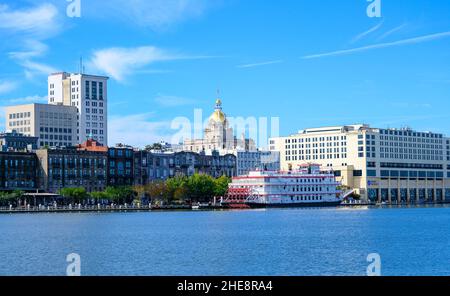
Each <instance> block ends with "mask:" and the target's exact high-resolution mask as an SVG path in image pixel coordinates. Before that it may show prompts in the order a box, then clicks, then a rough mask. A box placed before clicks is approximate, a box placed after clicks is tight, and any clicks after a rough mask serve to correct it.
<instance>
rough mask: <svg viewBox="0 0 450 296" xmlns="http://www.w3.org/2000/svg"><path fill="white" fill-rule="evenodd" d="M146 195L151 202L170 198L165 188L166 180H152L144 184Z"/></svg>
mask: <svg viewBox="0 0 450 296" xmlns="http://www.w3.org/2000/svg"><path fill="white" fill-rule="evenodd" d="M146 192H147V195H148V196H150V198H151V200H152V203H155V202H161V201H165V202H168V201H169V199H170V196H169V191H168V190H167V186H166V182H163V181H154V182H152V183H149V184H147V186H146Z"/></svg>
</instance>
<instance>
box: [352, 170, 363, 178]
mask: <svg viewBox="0 0 450 296" xmlns="http://www.w3.org/2000/svg"><path fill="white" fill-rule="evenodd" d="M362 175H363V173H362V170H354V171H353V177H362Z"/></svg>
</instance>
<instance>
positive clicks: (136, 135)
mask: <svg viewBox="0 0 450 296" xmlns="http://www.w3.org/2000/svg"><path fill="white" fill-rule="evenodd" d="M152 115H153V114H152V113H142V114H134V115H128V116H112V117H111V118H110V120H109V122H108V126H109V127H108V129H109V141H108V142H109V144H110V145H114V144H116V143H126V144H128V145H132V146H135V147H145V146H146V145H148V144H153V143H155V142H159V141H161V140H165V141H169V140H170V139H171V138H172V136H173V134H174V131H173V130H171V129H170V122H165V121H150V119H151V118H152Z"/></svg>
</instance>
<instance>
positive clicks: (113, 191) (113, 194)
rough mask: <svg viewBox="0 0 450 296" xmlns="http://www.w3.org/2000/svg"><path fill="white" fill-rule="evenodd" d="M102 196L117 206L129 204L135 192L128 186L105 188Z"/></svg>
mask: <svg viewBox="0 0 450 296" xmlns="http://www.w3.org/2000/svg"><path fill="white" fill-rule="evenodd" d="M104 194H105V196H106V199H108V200H111V201H113V202H114V203H118V204H122V203H130V202H131V201H133V199H134V196H135V192H134V191H133V189H132V188H131V187H129V186H120V187H106V189H105V191H104Z"/></svg>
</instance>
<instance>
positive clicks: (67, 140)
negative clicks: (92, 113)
mask: <svg viewBox="0 0 450 296" xmlns="http://www.w3.org/2000/svg"><path fill="white" fill-rule="evenodd" d="M5 115H6V128H7V129H8V130H11V131H17V132H19V133H22V134H24V135H26V136H33V137H38V138H39V142H38V147H40V148H42V147H45V146H48V147H53V146H59V147H61V146H66V147H69V146H75V145H76V144H77V143H78V142H77V132H76V130H77V108H75V107H73V106H63V105H48V104H28V105H18V106H11V107H6V108H5Z"/></svg>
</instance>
